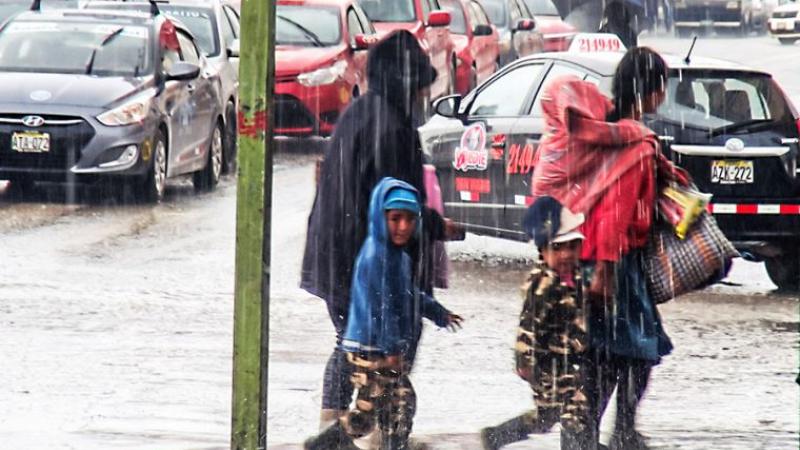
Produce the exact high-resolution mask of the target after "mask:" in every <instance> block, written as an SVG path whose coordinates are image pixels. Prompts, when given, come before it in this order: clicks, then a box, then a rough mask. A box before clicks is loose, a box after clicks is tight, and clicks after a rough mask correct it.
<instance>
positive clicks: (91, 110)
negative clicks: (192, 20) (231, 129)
mask: <svg viewBox="0 0 800 450" xmlns="http://www.w3.org/2000/svg"><path fill="white" fill-rule="evenodd" d="M208 73H209V71H208V70H207V67H206V62H205V60H204V58H203V57H202V56H201V55H200V51H199V50H198V48H197V46H196V45H195V43H194V40H193V38H192V35H191V33H190V32H189V31H188V29H186V28H185V27H184V26H183V25H181V24H180V23H178V22H176V21H174V20H170V19H168V18H167V17H166V16H163V15H155V16H153V15H151V14H145V13H136V12H127V11H125V12H123V11H108V10H73V11H70V10H55V11H44V12H26V13H22V14H20V15H17V16H15V17H14V18H13V19H12V20H11V21H9V22H7V23H6V24H5V25H3V27H2V28H0V99H1V100H0V179H7V180H11V181H12V186H13V185H15V184H16V185H18V186H22V187H25V188H27V187H30V186H32V185H33V183H34V182H36V181H56V182H67V183H82V182H86V183H91V182H97V181H110V180H113V181H117V182H128V183H131V184H133V185H134V186H135V187H136V188H137V190H138V192H139V193H140V194H141V196H142V197H144V198H147V199H149V200H152V201H158V200H160V199H161V197H162V196H163V193H164V187H165V183H166V179H167V178H168V177H172V176H176V175H183V174H193V176H194V183H195V188H196V189H198V190H207V189H211V188H213V187H214V186H215V185H216V184H217V182H218V180H219V174H220V170H221V164H222V135H223V124H224V121H223V118H222V114H223V112H222V111H221V110H220V107H219V103H218V102H217V97H218V95H219V92H217V91H216V88H215V87H216V86H217V85H218V83H217V81H216V80H214V79H213V78H212V77H209V76H208Z"/></svg>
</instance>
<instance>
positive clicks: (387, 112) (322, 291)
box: [300, 31, 460, 427]
mask: <svg viewBox="0 0 800 450" xmlns="http://www.w3.org/2000/svg"><path fill="white" fill-rule="evenodd" d="M367 76H368V90H367V91H366V92H365V93H364V94H363V95H362V96H361V97H359V98H357V99H356V100H355V101H354V102H353V103H352V104H351V105H350V106H349V107H348V108H347V109H346V110H345V112H344V113H343V115H342V116H341V117H340V118H339V121H338V123H337V125H336V130H335V132H334V134H333V136H332V138H331V141H330V142H329V144H328V146H327V149H326V151H325V157H324V160H323V162H322V165H321V168H320V173H319V182H318V185H317V194H316V198H315V200H314V205H313V207H312V210H311V214H310V216H309V219H308V233H307V236H306V247H305V252H304V255H303V266H302V275H301V284H300V287H301V288H303V289H305V290H306V291H308V292H310V293H311V294H313V295H315V296H317V297H320V298H322V299H323V300H325V302H326V303H327V307H328V313H329V315H330V318H331V321H332V322H333V325H334V328H335V329H336V335H337V346H336V347H335V349H334V351H333V354H332V355H331V356H330V358H329V360H328V363H327V365H326V367H325V377H324V382H323V395H322V411H321V414H320V426H321V427H324V426H326V425H328V424H330V423H331V422H332V421H334V420H335V419H336V418H338V417H339V416H341V415H343V414H345V413H346V412H347V408H348V406H349V403H350V400H351V397H352V393H353V390H352V385H351V383H350V379H349V377H350V373H349V370H350V369H349V366H348V364H347V362H346V357H345V355H344V353H343V352H342V351H341V350H338V344H339V343H340V341H341V337H342V334H343V332H344V329H345V326H346V324H347V312H348V307H349V304H350V286H351V279H352V271H353V265H354V262H355V259H356V256H357V253H358V251H359V249H360V247H361V245H362V244H363V242H364V240H365V239H366V235H367V214H368V209H369V200H370V193H371V191H372V189H373V188H374V187H375V186H376V185H377V184H378V182H379V181H380V180H381V179H382V178H384V177H393V178H397V179H399V180H402V181H406V182H407V183H409V184H411V185H412V186H413V187H414V188H416V189H417V190H418V191H419V192H420V196H421V197H422V198H421V203H422V204H425V187H424V182H423V154H422V151H421V147H420V142H419V137H418V134H417V129H416V127H417V125H418V124H419V122H420V120H421V116H420V115H421V111H422V107H421V105H422V102H423V101H424V100H425V98H426V97H427V95H426V94H427V90H428V87H429V86H430V85H431V84H432V83H433V81H434V80H435V79H436V70H435V69H434V68H433V67H432V66H431V63H430V59H429V58H428V56H427V55H426V54H425V53H424V52H423V50H422V48H421V47H420V45H419V43H418V41H417V39H416V38H415V37H414V36H413V35H412V34H411V33H409V32H407V31H397V32H394V33H392V34H390V35H388V36H387V37H386V38H384V39H383V40H382V41H380V42H379V43H378V44H376V45H375V47H373V48H372V49H371V50H370V53H369V56H368V59H367ZM422 228H423V230H424V232H423V235H422V238H421V239H420V241H421V242H416V243H415V244H414V245H412V246H411V248H410V253H411V255H412V259H413V262H414V272H415V283H416V284H417V286H419V287H420V288H421V289H422V290H423V291H426V292H428V293H430V292H431V291H432V280H431V277H430V276H429V274H430V272H431V269H430V267H429V264H423V262H424V261H426V259H427V258H428V256H427V255H426V251H427V248H428V246H429V245H430V243H432V242H433V241H434V240H443V239H445V237H446V235H458V234H459V233H460V231H459V230H458V229H457V227H455V226H454V225H453V224H452V223H451V222H450V221H446V220H445V219H443V218H442V217H441V216H440V215H439V214H438V213H437V212H435V211H433V210H430V209H427V208H425V209H424V210H423V212H422Z"/></svg>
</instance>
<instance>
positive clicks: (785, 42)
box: [778, 38, 797, 45]
mask: <svg viewBox="0 0 800 450" xmlns="http://www.w3.org/2000/svg"><path fill="white" fill-rule="evenodd" d="M778 42H780V43H781V44H783V45H794V43H795V42H797V39H794V38H778Z"/></svg>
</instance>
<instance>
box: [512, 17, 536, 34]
mask: <svg viewBox="0 0 800 450" xmlns="http://www.w3.org/2000/svg"><path fill="white" fill-rule="evenodd" d="M534 28H536V21H534V20H533V19H519V22H517V27H516V30H517V31H531V30H533V29H534Z"/></svg>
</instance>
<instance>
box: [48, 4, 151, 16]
mask: <svg viewBox="0 0 800 450" xmlns="http://www.w3.org/2000/svg"><path fill="white" fill-rule="evenodd" d="M38 1H40V0H38ZM150 14H152V15H154V16H157V15H159V14H161V10H159V9H158V3H156V0H150Z"/></svg>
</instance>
